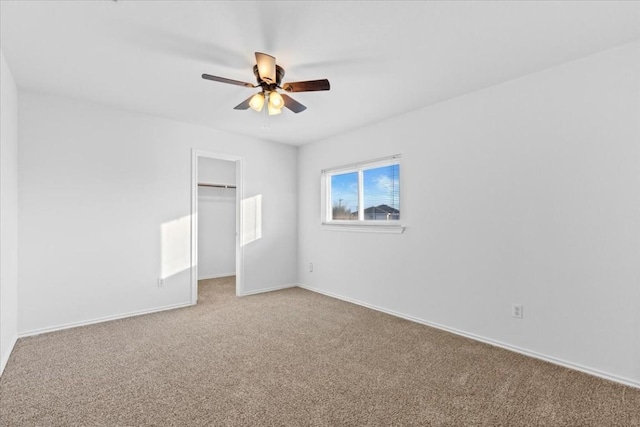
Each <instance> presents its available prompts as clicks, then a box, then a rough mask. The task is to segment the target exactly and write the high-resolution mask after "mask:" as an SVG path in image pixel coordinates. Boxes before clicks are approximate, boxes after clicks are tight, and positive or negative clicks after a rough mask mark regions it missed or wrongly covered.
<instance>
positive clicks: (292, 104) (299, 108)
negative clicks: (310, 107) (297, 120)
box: [281, 93, 307, 114]
mask: <svg viewBox="0 0 640 427" xmlns="http://www.w3.org/2000/svg"><path fill="white" fill-rule="evenodd" d="M281 96H282V99H284V106H285V107H287V108H288V109H289V110H291V111H293V112H294V113H296V114H297V113H301V112H303V111H304V110H306V109H307V107H305V106H304V105H302V104H300V103H299V102H298V101H296V100H295V99H293V98H292V97H290V96H289V95H287V94H285V93H283V94H282V95H281Z"/></svg>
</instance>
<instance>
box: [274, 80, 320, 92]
mask: <svg viewBox="0 0 640 427" xmlns="http://www.w3.org/2000/svg"><path fill="white" fill-rule="evenodd" d="M282 89H284V90H286V91H287V92H314V91H318V90H329V89H331V85H329V80H327V79H322V80H307V81H304V82H293V83H285V84H283V85H282Z"/></svg>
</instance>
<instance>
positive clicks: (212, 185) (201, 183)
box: [198, 182, 236, 188]
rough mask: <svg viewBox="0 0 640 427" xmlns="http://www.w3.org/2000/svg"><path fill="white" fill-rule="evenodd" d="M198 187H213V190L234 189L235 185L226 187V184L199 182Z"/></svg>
mask: <svg viewBox="0 0 640 427" xmlns="http://www.w3.org/2000/svg"><path fill="white" fill-rule="evenodd" d="M198 187H215V188H236V186H235V185H226V184H207V183H204V182H199V183H198Z"/></svg>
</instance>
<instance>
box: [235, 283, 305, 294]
mask: <svg viewBox="0 0 640 427" xmlns="http://www.w3.org/2000/svg"><path fill="white" fill-rule="evenodd" d="M296 287H298V285H297V284H292V285H280V286H274V287H272V288H264V289H257V290H255V291H249V292H242V293H241V294H239V295H238V296H239V297H246V296H248V295H255V294H263V293H265V292H273V291H280V290H282V289H289V288H296Z"/></svg>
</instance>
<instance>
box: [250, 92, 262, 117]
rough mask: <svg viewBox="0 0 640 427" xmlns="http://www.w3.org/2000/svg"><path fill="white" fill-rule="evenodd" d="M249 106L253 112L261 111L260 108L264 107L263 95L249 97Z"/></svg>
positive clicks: (257, 94)
mask: <svg viewBox="0 0 640 427" xmlns="http://www.w3.org/2000/svg"><path fill="white" fill-rule="evenodd" d="M249 106H250V107H251V108H252V109H253V110H255V111H258V112H259V111H262V107H263V106H264V93H262V92H260V93H256V94H255V95H253V96H252V97H251V101H249Z"/></svg>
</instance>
